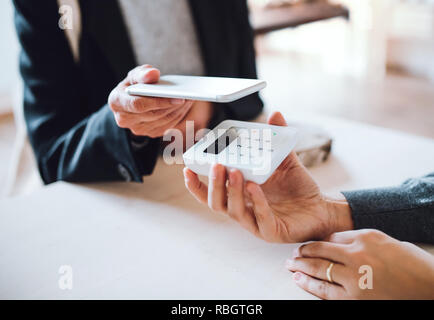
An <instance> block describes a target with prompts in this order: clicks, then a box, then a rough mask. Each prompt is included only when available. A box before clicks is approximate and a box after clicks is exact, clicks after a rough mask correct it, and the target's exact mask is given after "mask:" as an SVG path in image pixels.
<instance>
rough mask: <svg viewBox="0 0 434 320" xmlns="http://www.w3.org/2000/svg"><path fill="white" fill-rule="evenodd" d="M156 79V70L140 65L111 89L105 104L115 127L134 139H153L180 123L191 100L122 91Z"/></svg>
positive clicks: (192, 102) (154, 81) (192, 103)
mask: <svg viewBox="0 0 434 320" xmlns="http://www.w3.org/2000/svg"><path fill="white" fill-rule="evenodd" d="M159 79H160V71H159V70H158V69H155V68H152V67H151V66H150V65H143V66H139V67H137V68H135V69H133V70H131V71H130V72H129V73H128V76H127V77H126V79H125V80H123V81H122V82H121V83H119V85H118V86H117V87H116V88H115V89H113V91H112V92H111V93H110V96H109V98H108V104H109V106H110V109H111V110H112V111H113V114H114V116H115V120H116V123H117V124H118V126H119V127H121V128H127V129H130V130H131V132H132V133H133V134H134V135H137V136H148V137H151V138H157V137H162V136H163V135H164V133H165V132H166V130H168V129H172V128H175V127H176V126H178V125H179V124H180V123H182V122H183V120H184V118H185V117H186V116H187V114H188V113H189V112H190V110H191V108H192V107H193V105H194V103H195V102H194V101H191V100H184V99H166V98H152V97H140V96H131V95H129V94H128V93H126V92H125V89H126V88H127V87H128V86H130V85H132V84H136V83H156V82H158V80H159Z"/></svg>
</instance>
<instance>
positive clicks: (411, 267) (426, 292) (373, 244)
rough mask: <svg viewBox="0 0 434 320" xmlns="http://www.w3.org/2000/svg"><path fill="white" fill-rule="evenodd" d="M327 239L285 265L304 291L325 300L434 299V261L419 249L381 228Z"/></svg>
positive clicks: (337, 234)
mask: <svg viewBox="0 0 434 320" xmlns="http://www.w3.org/2000/svg"><path fill="white" fill-rule="evenodd" d="M328 241H329V242H312V243H309V244H306V245H303V246H301V247H300V248H299V250H297V251H296V252H295V254H294V257H293V258H292V259H290V260H288V261H287V262H286V266H287V268H288V269H289V270H290V271H293V272H295V273H294V274H293V278H294V280H295V282H296V283H297V285H298V286H300V287H301V288H303V289H304V290H306V291H308V292H310V293H312V294H314V295H315V296H317V297H320V298H322V299H434V257H433V256H432V255H430V254H429V253H427V252H425V251H424V250H422V249H420V248H418V247H417V246H415V245H413V244H410V243H407V242H400V241H398V240H395V239H393V238H391V237H389V236H388V235H386V234H384V233H382V232H380V231H377V230H359V231H348V232H341V233H335V234H333V235H331V236H330V238H329V239H328ZM331 262H333V263H334V264H333V267H332V269H331V272H330V275H331V278H332V281H333V283H330V282H329V281H328V280H327V268H329V266H330V263H331ZM371 271H372V273H371ZM359 272H360V273H359ZM371 276H372V278H371V279H370V278H369V277H371ZM371 280H372V288H369V285H370V281H371ZM363 288H364V289H363Z"/></svg>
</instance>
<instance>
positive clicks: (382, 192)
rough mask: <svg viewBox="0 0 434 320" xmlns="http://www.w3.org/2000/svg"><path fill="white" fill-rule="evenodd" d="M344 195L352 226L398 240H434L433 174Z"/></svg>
mask: <svg viewBox="0 0 434 320" xmlns="http://www.w3.org/2000/svg"><path fill="white" fill-rule="evenodd" d="M343 194H344V196H345V198H346V199H347V201H348V203H349V204H350V207H351V210H352V215H353V221H354V227H355V229H365V228H371V229H378V230H381V231H383V232H385V233H387V234H388V235H390V236H392V237H394V238H397V239H399V240H403V241H411V242H423V243H434V173H431V174H429V175H427V176H425V177H422V178H416V179H409V180H407V181H405V182H404V183H403V184H402V185H401V186H398V187H391V188H381V189H371V190H360V191H347V192H343Z"/></svg>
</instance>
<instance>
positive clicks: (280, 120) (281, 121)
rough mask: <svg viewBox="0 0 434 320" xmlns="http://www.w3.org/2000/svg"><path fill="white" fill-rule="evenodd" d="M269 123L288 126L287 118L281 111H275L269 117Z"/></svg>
mask: <svg viewBox="0 0 434 320" xmlns="http://www.w3.org/2000/svg"><path fill="white" fill-rule="evenodd" d="M268 124H271V125H274V126H281V127H286V126H287V124H286V121H285V118H284V117H283V116H282V114H281V113H280V112H277V111H276V112H273V113H272V114H271V116H270V117H269V118H268Z"/></svg>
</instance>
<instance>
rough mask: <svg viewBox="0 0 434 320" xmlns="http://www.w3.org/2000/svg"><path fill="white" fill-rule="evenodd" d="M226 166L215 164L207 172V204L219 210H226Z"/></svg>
mask: <svg viewBox="0 0 434 320" xmlns="http://www.w3.org/2000/svg"><path fill="white" fill-rule="evenodd" d="M226 205H227V202H226V168H225V167H224V166H222V165H221V164H215V165H213V166H212V167H211V170H210V172H209V185H208V206H209V207H210V208H211V209H212V210H214V211H219V212H226Z"/></svg>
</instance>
